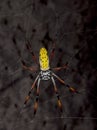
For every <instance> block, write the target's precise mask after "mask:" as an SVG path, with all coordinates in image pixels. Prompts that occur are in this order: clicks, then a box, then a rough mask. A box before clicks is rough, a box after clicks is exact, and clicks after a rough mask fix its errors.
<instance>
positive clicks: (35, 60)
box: [26, 41, 38, 64]
mask: <svg viewBox="0 0 97 130" xmlns="http://www.w3.org/2000/svg"><path fill="white" fill-rule="evenodd" d="M26 47H27V49H28V51H29V52H30V53H31V55H32V59H33V60H34V62H35V63H36V64H38V63H37V58H36V56H35V55H34V53H33V51H32V47H31V44H30V43H29V41H28V42H27V44H26Z"/></svg>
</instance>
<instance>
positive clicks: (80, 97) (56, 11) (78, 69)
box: [0, 0, 97, 130]
mask: <svg viewBox="0 0 97 130" xmlns="http://www.w3.org/2000/svg"><path fill="white" fill-rule="evenodd" d="M96 8H97V2H96V0H94V1H90V0H87V1H83V0H79V1H77V0H72V1H69V0H60V1H59V0H39V1H38V0H0V130H96V129H97V125H96V124H97V112H96V111H97V106H96V103H97V98H96V95H97V93H96V91H97V85H96V84H97V81H96V79H97V73H96V68H97V67H96V66H97V62H96V59H97V58H96V52H97V33H96V31H97V30H96V28H97V27H96V26H97V9H96ZM54 39H55V42H56V51H55V56H54V58H53V61H52V64H51V67H56V66H62V65H63V64H65V63H66V62H69V69H67V70H62V71H59V72H56V74H57V75H59V76H60V77H61V78H62V79H64V81H65V82H66V83H67V84H69V85H71V86H74V88H76V89H77V90H78V91H79V92H80V94H72V93H70V92H69V91H68V88H66V87H65V86H63V85H62V84H60V83H59V82H58V81H57V80H56V83H57V86H58V90H59V93H60V97H61V100H62V104H63V113H60V111H59V109H58V107H57V99H56V95H55V93H54V91H53V85H52V83H51V82H50V81H47V82H42V83H41V85H40V96H39V107H38V111H37V113H36V116H35V117H34V116H33V103H34V101H35V95H36V89H35V90H34V91H33V93H32V98H31V100H30V101H29V103H28V105H27V107H26V108H24V109H23V111H22V113H21V114H20V113H19V111H18V109H19V108H20V107H22V106H23V103H24V99H25V96H26V95H27V93H28V91H29V90H30V88H31V85H32V83H33V81H34V79H35V77H36V76H37V74H38V72H39V71H38V72H34V73H31V72H29V71H25V70H23V69H22V66H21V61H20V55H21V57H22V58H23V60H25V62H26V63H27V64H28V65H29V66H31V65H32V66H36V64H35V63H34V61H33V59H32V57H31V54H30V53H29V52H28V50H27V48H26V46H25V43H26V41H27V40H28V41H30V43H31V45H32V49H33V52H34V53H35V55H36V56H37V58H38V53H39V49H40V48H41V47H42V46H45V47H46V48H47V49H48V51H49V54H50V51H51V49H52V46H53V43H52V41H53V40H54ZM15 104H18V106H19V107H18V108H16V105H15Z"/></svg>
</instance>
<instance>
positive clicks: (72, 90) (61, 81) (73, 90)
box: [52, 73, 79, 93]
mask: <svg viewBox="0 0 97 130" xmlns="http://www.w3.org/2000/svg"><path fill="white" fill-rule="evenodd" d="M52 75H53V76H54V77H56V78H57V79H58V80H59V81H60V83H62V84H64V85H65V86H66V87H68V88H69V90H70V91H71V92H73V93H79V92H78V91H77V90H76V89H75V88H73V87H71V86H69V85H67V84H65V82H64V80H62V79H61V78H60V77H59V76H57V75H56V74H54V73H52Z"/></svg>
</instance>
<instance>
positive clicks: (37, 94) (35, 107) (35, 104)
mask: <svg viewBox="0 0 97 130" xmlns="http://www.w3.org/2000/svg"><path fill="white" fill-rule="evenodd" d="M39 85H40V78H39V79H38V83H37V92H36V99H35V103H34V115H35V114H36V111H37V108H38V100H39V92H40V89H39Z"/></svg>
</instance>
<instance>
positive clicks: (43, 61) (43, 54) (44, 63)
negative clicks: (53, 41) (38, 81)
mask: <svg viewBox="0 0 97 130" xmlns="http://www.w3.org/2000/svg"><path fill="white" fill-rule="evenodd" d="M39 62H40V69H41V70H48V69H49V57H48V54H47V50H46V49H45V48H41V49H40V52H39Z"/></svg>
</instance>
